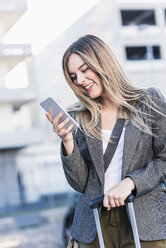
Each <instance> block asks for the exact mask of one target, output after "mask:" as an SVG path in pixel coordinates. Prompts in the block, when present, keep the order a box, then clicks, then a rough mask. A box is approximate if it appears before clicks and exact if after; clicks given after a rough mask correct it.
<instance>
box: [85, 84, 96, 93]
mask: <svg viewBox="0 0 166 248" xmlns="http://www.w3.org/2000/svg"><path fill="white" fill-rule="evenodd" d="M93 84H94V82H92V83H90V84H88V85H87V86H84V88H85V89H86V90H87V91H88V90H89V89H90V88H91V86H92V85H93Z"/></svg>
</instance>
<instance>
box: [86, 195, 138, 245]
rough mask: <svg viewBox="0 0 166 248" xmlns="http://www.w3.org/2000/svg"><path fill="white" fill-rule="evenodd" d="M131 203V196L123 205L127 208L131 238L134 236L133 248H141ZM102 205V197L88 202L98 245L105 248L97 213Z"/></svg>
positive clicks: (132, 200) (132, 197)
mask: <svg viewBox="0 0 166 248" xmlns="http://www.w3.org/2000/svg"><path fill="white" fill-rule="evenodd" d="M133 202H134V196H133V195H132V194H131V195H129V196H128V197H127V199H126V200H125V203H126V205H127V208H128V213H129V218H130V223H131V227H132V231H133V236H134V242H135V247H136V248H141V244H140V240H139V235H138V229H137V223H136V219H135V212H134V208H133ZM102 203H103V197H101V198H98V199H95V200H93V201H90V203H89V204H90V207H91V208H92V210H93V214H94V218H95V223H96V228H97V234H98V239H99V243H100V248H105V245H104V240H103V235H102V230H101V225H100V218H99V212H98V208H99V207H100V206H101V204H102Z"/></svg>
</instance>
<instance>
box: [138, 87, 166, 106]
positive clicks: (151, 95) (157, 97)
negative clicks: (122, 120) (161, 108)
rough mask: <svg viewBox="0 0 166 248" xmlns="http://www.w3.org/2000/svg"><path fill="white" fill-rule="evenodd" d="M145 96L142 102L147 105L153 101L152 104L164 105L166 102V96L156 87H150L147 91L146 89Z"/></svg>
mask: <svg viewBox="0 0 166 248" xmlns="http://www.w3.org/2000/svg"><path fill="white" fill-rule="evenodd" d="M144 92H145V95H144V96H143V97H141V99H140V100H141V101H145V102H147V103H150V102H149V100H150V101H152V102H151V103H156V104H157V103H160V102H161V103H162V102H163V103H164V102H166V98H165V96H164V95H163V94H162V93H161V91H160V90H159V89H158V88H155V87H150V88H147V89H144Z"/></svg>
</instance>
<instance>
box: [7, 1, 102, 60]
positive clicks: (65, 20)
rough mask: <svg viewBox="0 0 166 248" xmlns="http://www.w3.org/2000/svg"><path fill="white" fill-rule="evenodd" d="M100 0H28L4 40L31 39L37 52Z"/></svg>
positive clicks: (16, 41)
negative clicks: (25, 7)
mask: <svg viewBox="0 0 166 248" xmlns="http://www.w3.org/2000/svg"><path fill="white" fill-rule="evenodd" d="M98 2H99V0H83V1H82V0H60V1H59V0H27V7H28V8H27V11H26V12H25V14H24V15H23V16H22V17H21V18H20V19H19V20H18V22H17V23H16V24H15V25H14V26H13V27H12V28H11V29H10V30H9V31H8V32H7V33H6V35H5V36H4V37H3V40H2V41H3V43H8V44H12V43H19V44H21V43H22V44H26V43H30V44H31V46H32V54H33V55H37V54H38V53H40V52H41V51H42V50H43V49H44V48H45V47H47V46H48V44H49V43H50V42H52V41H53V40H54V39H56V37H58V36H59V35H60V34H61V33H63V32H64V31H65V30H66V29H67V28H68V27H69V26H71V25H72V24H73V23H74V22H76V21H77V20H78V19H79V18H80V17H81V16H83V15H84V14H85V13H86V12H87V11H88V10H90V9H91V8H92V7H93V6H94V5H95V4H97V3H98Z"/></svg>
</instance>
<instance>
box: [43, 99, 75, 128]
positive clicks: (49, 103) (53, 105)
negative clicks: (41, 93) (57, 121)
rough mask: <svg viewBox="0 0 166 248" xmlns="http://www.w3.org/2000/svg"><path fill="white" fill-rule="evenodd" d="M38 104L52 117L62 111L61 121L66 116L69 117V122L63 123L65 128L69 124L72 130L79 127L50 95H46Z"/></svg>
mask: <svg viewBox="0 0 166 248" xmlns="http://www.w3.org/2000/svg"><path fill="white" fill-rule="evenodd" d="M40 105H41V107H42V108H43V109H44V110H45V111H46V112H49V113H50V114H51V116H52V118H53V119H54V118H55V117H56V116H57V115H58V114H60V113H61V112H62V113H63V116H62V118H61V122H62V121H64V120H65V119H66V118H69V119H70V120H69V122H68V123H67V124H66V125H65V127H66V128H68V127H69V126H70V125H71V124H73V130H75V129H76V128H80V127H79V125H78V123H77V122H76V121H75V120H74V119H73V118H72V117H71V116H70V115H69V114H68V113H67V112H66V111H65V110H64V109H63V108H62V107H61V106H60V105H59V104H58V103H57V102H56V101H55V100H54V99H53V98H52V97H48V98H47V99H45V100H44V101H42V102H41V103H40Z"/></svg>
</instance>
